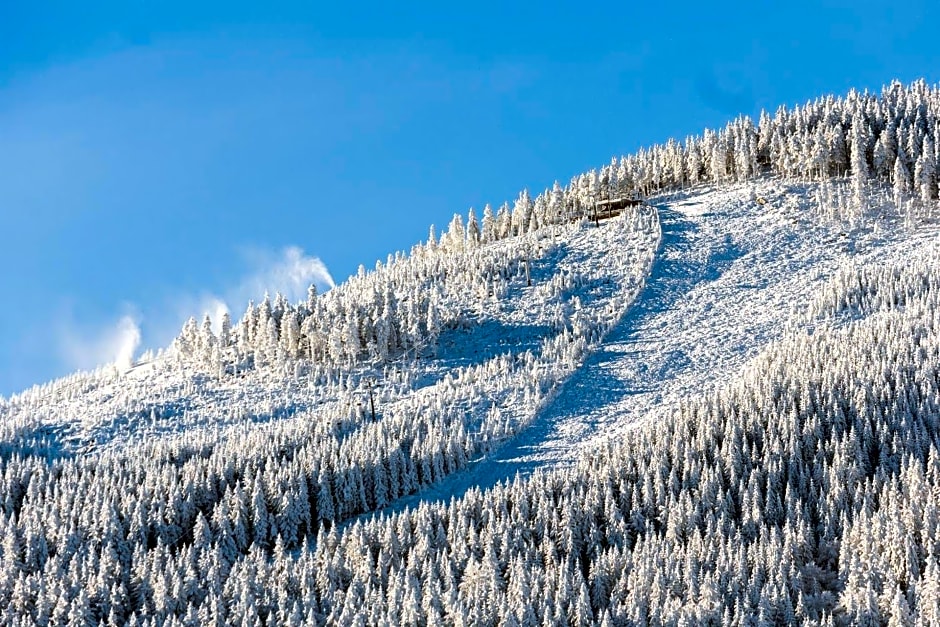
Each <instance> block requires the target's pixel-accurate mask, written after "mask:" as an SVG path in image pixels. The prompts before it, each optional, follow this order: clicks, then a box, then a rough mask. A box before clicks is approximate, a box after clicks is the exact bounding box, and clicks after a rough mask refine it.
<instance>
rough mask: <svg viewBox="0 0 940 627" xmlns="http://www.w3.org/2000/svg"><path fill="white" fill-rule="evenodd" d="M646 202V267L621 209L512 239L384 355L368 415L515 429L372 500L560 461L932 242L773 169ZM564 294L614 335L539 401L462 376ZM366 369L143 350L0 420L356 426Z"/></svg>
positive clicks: (515, 352)
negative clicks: (847, 270)
mask: <svg viewBox="0 0 940 627" xmlns="http://www.w3.org/2000/svg"><path fill="white" fill-rule="evenodd" d="M651 204H652V205H653V206H654V207H655V210H656V212H657V213H658V216H659V223H660V227H661V241H659V242H658V250H656V254H655V258H653V259H652V264H651V265H650V255H651V253H652V250H653V248H655V247H656V245H657V242H655V241H649V240H648V239H647V240H643V239H642V238H640V239H629V238H630V237H633V236H631V235H630V231H629V229H626V227H625V225H624V224H623V222H622V221H621V220H620V219H614V220H611V221H608V222H605V223H602V224H601V226H600V227H599V228H597V227H595V226H593V225H591V224H581V225H572V226H565V227H553V228H551V229H544V230H543V231H541V232H538V233H536V234H532V235H529V236H526V237H527V238H528V240H527V243H526V244H525V245H526V246H528V247H529V249H530V251H531V267H530V268H529V273H530V276H531V282H532V285H531V286H530V285H528V281H527V280H526V277H525V275H524V274H522V273H517V274H516V275H514V276H512V277H510V279H509V282H508V284H507V285H506V289H505V293H504V294H503V295H502V296H501V297H500V298H498V299H497V298H493V299H492V300H481V299H479V298H478V297H476V296H474V295H472V294H468V295H467V297H466V299H465V301H461V303H460V307H461V308H462V311H461V315H462V316H463V317H464V318H465V319H466V320H467V321H468V324H467V325H466V326H459V327H456V328H451V329H449V330H446V331H445V332H444V333H443V334H442V335H441V337H440V345H439V350H438V354H437V357H436V358H435V359H426V360H425V359H422V360H409V359H400V360H399V361H398V362H396V363H393V364H392V365H391V366H389V367H387V368H385V369H384V373H383V374H384V377H385V379H384V380H382V379H381V377H380V378H379V380H378V381H377V382H376V384H375V385H376V390H375V393H376V397H377V399H378V401H379V404H380V413H384V414H386V415H394V414H395V413H396V412H398V413H399V414H401V415H402V416H405V415H406V414H407V412H409V411H412V412H413V411H414V408H415V407H427V406H430V405H432V404H433V403H435V402H438V401H435V400H434V399H435V398H438V397H442V398H446V399H449V400H448V401H447V402H450V403H452V404H456V405H455V406H460V407H462V409H460V411H466V412H467V414H468V415H471V414H480V413H486V411H487V410H488V408H490V407H491V406H494V405H495V406H498V407H499V410H500V411H501V412H502V413H503V416H505V418H506V419H507V421H508V422H511V423H512V424H513V425H514V426H513V427H512V428H511V429H509V430H508V431H509V432H510V433H515V435H512V436H510V437H509V438H508V439H506V440H504V441H500V442H496V443H494V444H493V445H492V448H491V450H490V452H489V453H488V454H486V455H485V456H484V457H482V458H480V459H476V460H473V461H472V462H471V463H470V465H469V467H467V468H466V469H464V470H461V471H459V472H457V473H454V474H452V475H450V476H448V477H446V478H445V479H443V480H442V481H440V482H438V483H436V484H434V485H432V486H430V487H428V488H425V489H423V490H421V491H420V492H418V493H417V494H414V495H411V496H408V497H404V498H402V499H399V500H398V501H396V502H394V503H393V504H392V505H391V506H390V507H389V508H388V509H400V508H402V507H405V506H408V505H414V504H416V503H418V502H420V501H422V500H429V499H446V498H449V497H451V496H459V495H460V494H462V493H463V492H465V491H466V490H468V489H470V488H473V487H481V488H484V487H487V486H491V485H493V484H494V483H496V482H498V481H501V480H504V479H510V478H512V477H513V476H514V475H516V474H517V473H521V474H528V473H530V472H532V471H533V470H534V469H536V468H544V467H552V466H556V465H559V464H566V463H570V462H572V461H573V460H575V459H576V458H577V457H578V456H579V455H581V454H582V453H583V452H584V451H585V449H587V448H590V447H592V446H595V445H597V444H598V443H600V442H601V441H603V440H605V439H606V438H616V437H617V434H618V432H620V430H622V429H629V428H633V427H634V426H636V425H637V424H639V423H640V422H641V421H643V420H649V419H655V417H656V416H658V415H661V413H662V412H664V411H668V410H669V409H670V408H671V407H673V406H674V405H675V404H676V403H678V402H679V401H680V400H681V399H683V398H692V397H695V396H698V395H700V394H701V393H702V392H703V391H706V390H708V389H710V388H712V387H713V386H716V385H720V384H721V383H723V382H726V381H728V380H731V379H732V378H733V377H734V376H735V375H736V373H738V372H740V371H741V370H742V369H744V368H747V367H748V362H749V360H750V359H752V358H753V357H754V356H755V355H756V354H757V353H758V352H759V351H760V350H761V348H762V347H763V346H765V345H766V344H767V343H768V342H770V341H772V340H774V339H777V338H779V337H781V336H782V334H783V333H784V332H785V331H786V330H787V329H789V328H792V327H793V326H794V325H808V324H812V322H811V321H809V320H808V319H807V317H806V316H805V309H806V307H807V305H808V304H809V303H810V302H811V301H812V300H813V298H814V295H815V293H816V292H817V291H818V288H819V287H820V285H822V284H823V283H824V282H825V281H826V280H827V279H828V278H829V277H830V276H832V275H833V274H834V273H835V272H836V271H838V269H839V268H840V267H842V266H845V265H847V264H850V263H863V262H865V261H867V260H870V259H879V258H882V259H885V260H895V261H896V260H898V259H903V258H905V256H910V255H913V254H923V249H924V247H923V244H924V242H925V241H926V240H936V230H935V229H934V228H933V227H932V226H930V225H928V226H926V227H924V226H920V227H917V228H915V229H914V230H911V229H910V228H909V227H905V226H902V225H901V224H900V222H899V221H897V220H885V219H880V218H878V217H877V216H876V215H873V216H872V217H871V218H870V219H862V220H859V221H857V222H856V223H855V224H853V225H847V224H846V223H843V222H836V221H826V220H824V219H823V218H821V217H820V212H819V211H818V208H817V206H816V200H815V188H814V187H813V186H800V185H792V184H787V183H783V182H781V181H779V180H776V179H764V180H760V181H755V182H749V183H746V184H740V185H731V186H721V187H719V188H709V187H699V188H696V189H694V190H691V191H687V192H684V193H681V194H675V195H671V196H663V197H658V198H654V199H652V200H651ZM497 245H505V246H518V245H519V241H516V242H514V243H513V242H508V241H507V242H504V243H501V244H497ZM575 298H576V299H577V300H575ZM575 302H580V303H581V306H582V307H584V308H585V310H590V311H592V312H594V313H595V314H596V313H597V312H602V313H601V314H599V315H600V318H599V319H600V320H601V321H603V322H604V323H605V324H608V325H609V324H613V327H612V328H611V330H610V331H609V333H608V334H607V335H606V337H604V338H603V339H600V338H595V339H594V340H593V341H592V342H589V345H588V346H587V348H588V349H589V352H588V355H587V357H586V358H585V359H584V361H583V362H582V363H581V365H580V367H578V368H577V369H576V370H574V371H573V372H572V371H571V370H570V367H571V365H564V366H563V365H560V364H558V365H555V366H553V368H554V369H555V370H556V372H553V373H552V376H551V377H549V379H548V380H549V388H548V389H547V390H544V393H545V394H547V396H544V397H543V398H542V400H540V401H536V407H537V410H536V407H533V405H532V403H533V401H532V396H531V394H523V393H522V387H523V386H526V385H529V386H531V382H529V380H528V379H527V378H526V376H528V375H525V376H523V375H522V374H520V375H519V376H518V377H517V378H515V379H512V378H511V377H510V378H509V379H506V380H505V381H490V380H484V381H482V382H477V383H474V382H473V380H472V379H473V377H474V376H477V377H478V376H479V374H476V375H474V374H473V373H474V372H477V373H479V372H481V370H479V369H480V368H482V367H485V365H486V364H488V363H493V362H494V360H498V359H500V358H501V357H505V356H506V355H509V356H516V357H518V356H521V355H523V354H524V353H526V352H530V353H534V354H536V355H537V354H538V352H539V350H540V346H541V344H542V342H544V341H546V340H547V339H549V338H551V337H553V336H554V335H555V334H556V333H557V327H558V321H559V318H565V319H566V320H568V324H570V320H571V316H572V315H573V312H572V311H571V309H572V303H575ZM574 315H576V314H574ZM566 317H567V318H566ZM598 340H600V341H598ZM572 365H573V364H572ZM474 369H477V370H476V371H474ZM377 374H378V371H376V370H375V369H373V368H371V367H370V366H368V365H363V366H360V367H357V368H354V369H352V370H351V371H350V372H349V375H348V381H347V382H344V383H343V384H342V385H341V386H339V387H340V388H342V391H341V392H337V388H336V386H335V385H334V387H333V388H331V389H327V388H328V387H329V386H323V385H321V384H318V383H316V382H311V381H309V380H308V379H307V378H305V376H304V371H303V368H301V369H299V370H297V371H295V372H293V373H290V372H288V373H285V372H283V371H281V372H279V373H278V372H275V371H268V370H264V369H261V370H260V371H257V372H250V373H248V374H247V375H246V376H245V377H230V378H223V379H222V380H217V379H216V378H214V377H211V376H207V375H205V374H200V373H193V372H186V371H185V370H183V371H181V370H179V368H178V367H176V366H173V365H172V364H170V363H168V362H166V361H165V360H164V361H161V360H157V361H155V362H149V363H146V364H141V365H138V366H137V367H135V368H134V369H132V370H130V371H128V372H123V373H111V374H109V373H107V372H105V373H99V374H97V375H76V376H74V377H71V378H69V379H67V380H63V381H61V382H59V383H56V384H53V385H50V386H46V387H45V388H41V389H36V390H34V391H33V392H31V393H30V394H28V395H26V396H24V397H21V398H19V399H16V398H14V399H13V401H12V403H11V402H5V404H3V406H0V422H3V423H6V424H7V425H9V424H11V423H13V422H15V423H16V424H18V425H20V428H19V431H18V432H17V433H18V435H17V436H16V437H23V438H24V440H30V439H32V440H35V439H37V438H39V439H42V440H44V441H46V442H47V443H49V447H50V451H49V453H50V454H53V455H68V456H71V455H82V454H89V453H94V452H96V451H100V450H115V449H120V448H121V447H123V446H127V445H134V444H136V443H139V442H141V441H148V440H153V439H155V438H159V437H180V436H182V437H184V438H185V437H189V436H190V435H192V434H194V433H196V432H199V433H202V434H203V435H205V434H206V433H210V434H214V435H212V436H211V437H217V438H226V437H229V436H230V435H232V434H240V433H243V429H244V428H246V426H247V427H248V428H251V425H265V424H270V423H278V422H291V421H293V422H299V421H311V420H333V419H335V418H336V417H340V418H342V419H346V418H347V417H348V416H350V415H351V414H356V413H357V412H358V414H359V416H360V419H361V417H362V414H363V412H364V411H365V409H364V407H365V399H366V398H368V396H367V392H366V389H365V388H364V387H362V385H361V383H360V382H361V381H362V380H364V379H365V378H366V377H374V376H376V375H377ZM468 375H469V376H468ZM513 376H514V375H513ZM468 378H469V379H470V384H469V385H470V387H468V388H467V390H464V391H463V392H455V391H454V389H455V385H457V386H459V385H460V384H461V383H457V384H455V381H457V382H465V381H467V379H468ZM507 382H510V383H509V384H508V386H507ZM513 385H518V387H517V388H515V389H513V388H512V386H513ZM553 386H554V387H553ZM435 395H437V396H435ZM351 403H352V404H351ZM356 403H358V407H356V406H355V404H356ZM539 403H540V404H539ZM461 404H462V405H461ZM533 412H534V414H533ZM520 429H521V430H520ZM6 440H7V441H6V442H5V444H6V445H12V444H13V442H12V441H11V438H10V437H9V436H8V437H6ZM386 511H387V510H386Z"/></svg>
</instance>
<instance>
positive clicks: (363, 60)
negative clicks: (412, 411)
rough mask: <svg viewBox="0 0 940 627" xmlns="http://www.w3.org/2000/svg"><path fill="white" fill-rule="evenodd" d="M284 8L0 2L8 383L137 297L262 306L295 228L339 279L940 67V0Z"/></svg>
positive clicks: (69, 362)
mask: <svg viewBox="0 0 940 627" xmlns="http://www.w3.org/2000/svg"><path fill="white" fill-rule="evenodd" d="M274 4H275V3H264V2H241V1H239V0H234V1H228V2H211V1H210V2H197V3H193V2H173V1H168V2H149V1H148V2H143V1H127V0H120V1H116V0H102V1H100V2H91V3H88V2H77V1H72V2H58V3H56V2H44V3H36V2H26V1H21V0H9V1H5V2H0V237H2V246H0V268H2V271H0V294H2V298H3V306H2V307H0V394H10V393H12V392H16V391H19V390H21V389H24V388H25V387H27V386H29V385H31V384H33V383H39V382H43V381H46V380H48V379H50V378H53V377H56V376H60V375H63V374H66V373H68V372H70V371H72V370H74V369H75V368H76V367H78V366H88V365H91V364H92V363H94V362H95V361H96V360H100V359H102V358H103V357H102V355H104V354H106V353H107V345H108V342H109V337H110V335H109V334H113V329H115V328H119V327H118V326H117V325H118V321H119V320H120V319H121V317H122V316H129V319H131V320H133V321H134V322H136V323H137V324H138V325H139V327H140V330H141V332H142V334H143V347H155V346H159V345H162V344H165V343H166V342H167V341H168V340H169V339H170V338H171V337H172V334H173V331H174V330H176V329H177V328H178V325H180V324H181V323H182V321H183V318H184V317H185V316H186V315H188V314H196V315H198V314H200V313H201V311H200V310H201V309H202V308H204V305H205V303H207V302H211V301H213V300H215V299H221V300H225V301H226V302H228V303H229V305H230V306H231V307H232V309H233V310H234V312H233V313H235V314H236V315H239V314H240V313H241V312H242V311H243V309H244V305H245V302H243V300H244V299H246V298H247V297H249V296H251V295H258V294H256V292H257V291H259V290H263V287H262V286H264V285H268V286H269V287H271V288H272V289H274V288H276V287H278V286H283V285H284V284H285V281H286V282H287V283H289V282H290V277H289V276H288V274H289V272H288V271H289V270H290V268H289V267H288V265H289V263H288V262H289V261H290V259H287V260H285V258H284V257H283V255H284V253H283V251H284V250H285V249H286V248H287V247H290V246H295V247H299V248H301V249H302V250H303V251H304V254H305V255H306V256H309V257H318V258H320V259H321V260H322V261H323V262H324V263H325V264H326V266H327V267H328V268H329V270H330V271H331V272H332V274H333V276H334V277H335V278H336V279H337V281H340V280H342V279H343V278H344V277H346V276H348V275H349V274H351V273H353V272H355V270H356V268H357V267H358V265H359V264H360V263H363V264H365V265H367V266H371V265H373V264H374V262H375V260H376V259H378V258H383V259H384V257H385V256H386V255H387V254H388V253H389V252H392V251H395V250H399V249H406V248H409V247H410V246H411V244H413V243H415V242H417V241H419V240H421V239H424V238H425V237H426V233H427V227H428V225H430V224H431V223H435V224H438V225H443V224H445V223H446V222H447V221H449V218H450V217H451V216H452V214H453V213H454V212H455V211H460V212H465V211H466V210H467V209H468V208H469V207H470V206H473V207H476V208H477V209H478V210H479V209H480V208H481V207H482V206H483V204H484V203H486V202H492V203H493V204H494V205H495V204H498V203H500V202H502V201H504V200H509V199H511V198H513V197H514V196H515V194H516V193H517V192H518V191H519V190H520V189H521V188H523V187H528V188H529V189H530V190H533V191H534V192H538V191H540V190H541V189H543V188H544V187H546V186H549V185H551V183H552V182H553V181H554V180H555V179H559V180H561V181H562V182H566V181H567V180H568V179H569V178H570V177H571V176H572V175H574V174H577V173H579V172H582V171H584V170H587V169H589V168H591V167H595V166H598V165H601V164H603V163H605V162H607V161H608V160H609V159H610V157H611V156H613V155H620V154H626V153H630V152H632V151H634V150H635V149H637V148H638V147H640V146H643V145H648V144H650V143H658V142H661V141H665V140H666V139H667V138H669V137H672V136H675V137H678V138H682V137H684V136H686V135H688V134H691V133H698V132H700V131H701V130H702V129H703V128H704V127H707V126H712V127H714V126H717V125H720V124H723V123H724V122H725V121H726V120H728V119H729V118H731V117H733V116H735V115H736V114H738V113H747V114H752V115H754V114H756V113H757V112H759V111H760V109H761V108H769V109H774V108H776V107H777V106H778V105H779V104H783V103H787V104H794V103H801V102H804V101H805V100H807V99H810V98H812V97H815V96H817V95H820V94H825V93H843V92H845V91H847V90H848V89H849V88H850V87H857V88H859V89H864V88H868V89H879V88H880V86H881V85H882V84H884V83H885V82H887V81H889V80H891V79H892V78H899V79H901V80H903V81H905V82H907V81H909V80H912V79H915V78H918V77H924V78H926V79H927V80H928V81H930V82H935V81H937V80H938V76H940V65H938V61H940V49H938V48H937V46H936V43H935V42H936V32H937V31H936V29H937V24H940V9H938V7H937V3H936V2H929V1H917V0H915V1H912V2H904V3H897V4H895V3H888V2H877V3H876V2H860V1H851V2H849V1H846V2H823V3H806V2H800V1H794V2H788V3H779V4H778V3H766V4H765V3H761V2H748V3H739V4H717V3H713V2H688V3H685V2H678V3H669V2H647V3H632V2H618V3H609V4H608V3H603V2H587V3H558V4H552V3H535V2H532V3H526V4H516V5H513V6H511V7H506V6H504V3H502V2H474V3H449V2H429V3H403V4H405V5H407V6H400V5H399V4H398V3H386V2H382V3H375V4H372V3H370V2H359V3H354V5H355V8H354V9H346V8H339V7H341V6H342V5H345V4H347V3H337V2H330V3H327V2H297V3H291V2H286V3H278V4H277V6H274ZM293 260H294V261H297V256H296V254H295V255H294V257H293ZM301 261H305V258H302V259H301ZM285 264H287V265H285ZM102 347H104V348H102Z"/></svg>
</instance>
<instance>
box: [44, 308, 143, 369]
mask: <svg viewBox="0 0 940 627" xmlns="http://www.w3.org/2000/svg"><path fill="white" fill-rule="evenodd" d="M140 342H141V332H140V325H139V324H138V317H137V316H136V315H134V314H131V313H128V314H124V315H122V316H120V317H119V318H118V319H117V320H116V321H109V322H108V323H106V324H105V325H103V326H101V327H98V328H89V327H79V326H78V325H76V323H75V322H74V321H72V320H71V319H69V318H66V320H65V321H64V322H63V323H62V324H61V325H60V327H59V345H60V353H61V356H62V359H63V361H64V362H65V363H66V365H68V366H69V367H71V368H76V369H81V370H87V369H91V368H94V367H96V366H102V365H105V364H114V365H115V366H116V367H117V368H118V369H121V370H126V369H128V368H130V367H131V366H132V365H133V363H134V356H135V354H136V353H137V349H138V348H139V347H140Z"/></svg>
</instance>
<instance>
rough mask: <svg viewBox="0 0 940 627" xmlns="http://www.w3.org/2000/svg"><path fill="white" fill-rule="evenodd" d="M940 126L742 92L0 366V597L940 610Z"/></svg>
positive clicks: (885, 109)
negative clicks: (602, 152) (503, 185)
mask: <svg viewBox="0 0 940 627" xmlns="http://www.w3.org/2000/svg"><path fill="white" fill-rule="evenodd" d="M938 136H940V88H937V87H931V86H927V85H925V84H924V83H915V84H913V85H911V86H908V87H904V86H901V85H899V84H896V83H895V84H892V85H890V86H889V87H887V88H886V89H885V90H884V91H883V92H882V93H881V94H878V95H871V94H858V93H854V92H853V93H851V94H849V95H848V96H847V97H845V98H834V97H827V98H824V99H820V100H817V101H815V102H812V103H808V104H806V105H805V106H802V107H796V108H794V109H792V110H790V109H786V108H781V109H780V110H778V111H777V113H776V114H775V115H774V116H770V115H766V114H765V115H763V116H762V117H761V119H760V120H759V122H758V123H757V124H754V123H753V122H752V121H751V120H749V119H748V118H739V119H737V120H735V121H734V122H732V123H730V124H729V125H728V126H727V127H726V128H724V129H722V130H721V131H719V132H712V131H706V132H705V133H704V134H703V135H702V136H701V137H695V138H689V139H688V140H686V141H685V142H684V143H679V142H675V141H670V142H669V143H667V144H665V145H662V146H656V147H653V148H651V149H649V150H644V151H641V152H640V153H638V154H635V155H630V156H627V157H623V158H621V159H615V160H613V161H612V162H611V163H610V164H609V165H607V166H604V167H603V168H600V169H599V170H596V171H592V172H588V173H585V174H583V175H580V176H577V177H575V178H573V179H572V180H571V182H570V183H569V184H568V185H567V186H561V185H559V184H557V183H556V184H555V185H554V187H553V188H551V189H547V190H546V191H545V192H544V193H542V194H540V195H538V196H537V197H535V198H531V197H530V196H529V194H528V193H527V192H523V193H522V194H520V196H519V198H518V199H517V201H516V202H515V204H514V206H513V207H512V208H511V209H510V207H509V205H504V206H503V207H501V208H500V209H499V210H497V211H492V210H491V209H490V208H489V207H487V208H486V209H485V210H484V212H483V215H482V218H481V220H479V221H478V220H477V217H476V215H475V214H474V213H473V211H472V210H471V212H470V214H469V215H467V216H466V219H464V217H463V216H461V215H455V216H454V218H453V219H452V220H451V222H450V224H449V226H448V228H447V229H446V230H445V231H444V232H443V234H442V235H441V236H440V237H439V238H438V237H437V236H436V235H435V233H434V230H433V228H432V231H431V234H430V236H429V238H428V241H427V242H423V243H420V244H417V245H415V246H414V247H413V248H412V250H411V251H410V252H409V253H407V254H405V253H399V254H398V255H394V256H391V257H390V258H389V259H388V260H387V261H386V262H384V263H378V264H377V265H376V267H375V269H374V270H371V271H368V272H367V271H365V270H362V271H361V272H360V273H359V275H358V276H357V277H353V278H351V279H350V280H349V281H347V282H346V283H344V284H342V285H340V286H338V287H336V288H335V289H333V290H331V291H329V292H327V293H325V294H317V293H316V292H315V291H313V290H312V291H311V293H310V295H309V297H308V299H307V300H306V301H305V302H302V303H290V302H287V301H286V300H285V299H283V298H282V297H280V296H275V297H274V298H266V299H265V300H264V301H263V302H261V303H259V304H254V303H249V304H248V305H247V310H246V313H245V314H244V316H243V317H242V318H241V319H240V320H237V321H235V322H233V321H231V320H229V319H228V318H226V319H224V320H221V321H215V322H218V323H219V326H220V328H221V332H219V333H216V332H214V331H213V322H214V321H211V320H205V321H203V322H202V323H201V324H200V323H199V322H197V321H195V320H192V321H190V322H189V323H187V325H186V326H185V327H184V328H183V330H182V331H181V333H180V336H179V337H178V338H177V340H176V341H175V342H174V343H173V345H172V346H170V347H167V349H166V350H164V351H161V352H160V353H158V354H157V355H152V356H148V357H147V358H146V359H142V360H141V361H139V362H138V363H136V364H135V365H134V366H133V367H132V368H130V369H118V368H116V367H112V366H109V367H105V368H102V369H99V370H98V371H95V372H91V373H77V374H75V375H72V376H70V377H67V378H65V379H61V380H58V381H54V382H51V383H48V384H45V385H41V386H37V387H35V388H32V389H31V390H28V391H26V392H24V393H23V394H20V395H16V396H14V397H12V398H9V399H0V535H2V537H3V542H2V545H0V608H2V613H0V619H2V621H3V622H4V623H5V624H20V623H22V624H66V623H73V624H86V623H87V624H99V623H104V624H108V623H109V622H110V623H112V624H125V623H131V622H133V623H135V624H210V623H211V624H244V625H254V624H268V625H273V624H278V625H279V624H318V623H329V624H415V625H419V624H420V625H424V624H457V623H462V624H494V625H495V624H519V625H530V624H540V625H541V624H568V623H574V624H612V625H633V624H678V623H680V622H684V623H686V624H731V623H733V624H738V623H740V624H746V623H749V624H765V623H766V624H771V623H772V624H790V623H794V622H814V623H827V624H829V623H838V624H935V623H937V622H938V621H940V611H938V610H937V608H938V607H940V566H938V556H940V536H938V529H940V509H938V508H940V456H938V455H940V452H938V447H940V424H938V420H940V419H938V416H940V314H938V309H937V304H938V302H937V299H938V293H940V262H938V261H937V259H938V255H937V253H938V251H940V229H938V222H937V216H938V208H937V174H936V163H937V157H938V155H937V150H938V146H937V138H938ZM640 199H642V200H643V201H642V202H639V200H640ZM610 201H615V203H614V204H615V205H616V206H618V209H617V210H616V211H608V210H607V207H608V205H609V204H610ZM616 201H619V202H616ZM613 214H616V215H613Z"/></svg>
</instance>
